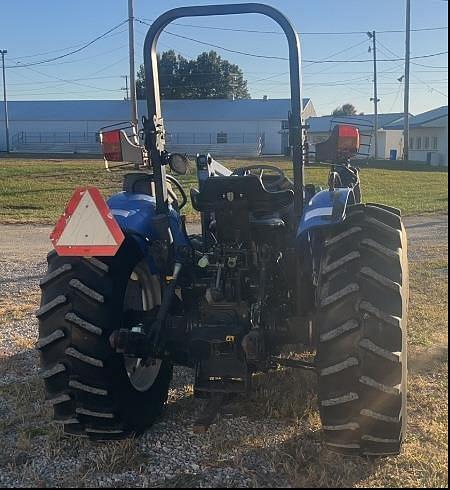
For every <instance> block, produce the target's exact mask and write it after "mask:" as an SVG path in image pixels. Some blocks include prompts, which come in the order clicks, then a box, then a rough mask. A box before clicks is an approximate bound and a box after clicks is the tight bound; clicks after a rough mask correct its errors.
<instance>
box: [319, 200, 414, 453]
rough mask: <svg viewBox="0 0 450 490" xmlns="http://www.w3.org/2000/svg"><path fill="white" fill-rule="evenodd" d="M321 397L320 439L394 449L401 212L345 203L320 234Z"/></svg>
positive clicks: (399, 372)
mask: <svg viewBox="0 0 450 490" xmlns="http://www.w3.org/2000/svg"><path fill="white" fill-rule="evenodd" d="M317 302H318V305H317V307H318V314H317V329H318V337H319V339H318V342H319V346H318V354H317V365H318V369H319V403H320V412H321V418H322V423H323V432H324V439H325V444H326V445H327V447H328V448H329V449H331V450H334V451H337V452H340V453H343V454H348V455H364V456H387V455H397V454H399V453H400V451H401V447H402V443H403V440H404V437H405V433H406V424H407V409H406V405H407V400H406V396H407V314H408V303H409V273H408V257H407V238H406V232H405V229H404V226H403V224H402V220H401V218H400V216H399V213H398V212H396V211H395V210H393V209H390V208H387V207H384V206H377V205H357V206H353V207H352V208H350V210H349V213H348V218H347V220H346V221H345V222H344V223H343V224H342V225H340V226H338V227H337V228H336V229H334V230H331V231H330V232H329V233H328V235H327V237H326V240H325V246H324V252H323V260H322V264H321V274H320V280H319V287H318V295H317Z"/></svg>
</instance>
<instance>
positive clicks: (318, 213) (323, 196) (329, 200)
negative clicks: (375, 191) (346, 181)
mask: <svg viewBox="0 0 450 490" xmlns="http://www.w3.org/2000/svg"><path fill="white" fill-rule="evenodd" d="M351 204H355V197H354V193H353V190H352V189H350V188H342V189H336V190H334V191H330V190H327V191H321V192H318V193H317V194H316V195H315V196H314V197H313V198H312V199H311V200H310V201H309V203H308V204H307V205H306V206H305V209H304V211H303V216H302V219H301V221H300V225H299V227H298V232H297V239H299V240H301V239H302V238H303V237H304V236H305V235H306V233H308V232H309V231H311V230H316V229H318V228H324V227H328V226H332V225H337V224H339V223H342V222H343V221H344V220H345V217H346V211H347V206H349V205H351Z"/></svg>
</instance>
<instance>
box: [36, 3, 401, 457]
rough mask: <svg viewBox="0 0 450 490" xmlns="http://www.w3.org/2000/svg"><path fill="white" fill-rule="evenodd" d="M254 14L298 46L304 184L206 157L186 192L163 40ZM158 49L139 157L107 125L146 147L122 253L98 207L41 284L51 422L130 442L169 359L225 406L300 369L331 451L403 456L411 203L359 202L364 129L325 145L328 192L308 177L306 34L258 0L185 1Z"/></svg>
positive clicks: (116, 211)
mask: <svg viewBox="0 0 450 490" xmlns="http://www.w3.org/2000/svg"><path fill="white" fill-rule="evenodd" d="M255 13H256V14H262V15H265V16H268V17H270V18H272V19H273V20H275V21H276V22H277V23H278V24H279V25H280V26H281V28H282V29H283V31H284V32H285V34H286V36H287V39H288V43H289V53H290V76H291V91H292V94H291V95H292V97H291V99H292V110H291V113H290V118H289V124H290V146H291V149H292V164H293V180H291V179H290V178H289V177H288V176H286V175H285V173H284V172H283V171H282V170H280V169H279V168H278V167H276V166H268V165H254V166H251V167H243V168H238V169H234V170H229V169H227V168H226V167H225V166H223V165H221V164H219V163H218V162H216V161H215V160H214V158H213V157H212V156H211V155H198V156H197V158H196V166H197V174H198V188H197V189H191V191H190V196H188V195H187V193H186V192H185V190H184V189H183V186H182V185H180V183H179V181H178V180H177V179H176V178H175V176H174V175H176V174H183V173H184V172H185V171H186V158H185V157H184V156H182V155H180V154H170V153H169V152H168V151H167V150H166V134H165V129H164V121H163V118H162V114H161V104H160V97H159V82H158V64H157V53H156V45H157V41H158V38H159V36H160V34H161V32H162V31H163V29H164V28H165V27H167V26H168V25H169V24H170V23H172V22H173V21H176V20H177V19H180V18H184V17H203V16H223V15H235V14H255ZM144 57H145V74H146V84H147V104H148V118H144V119H143V129H142V134H141V136H142V137H143V139H144V145H143V147H142V149H140V148H139V146H138V145H137V144H136V141H134V142H133V141H132V140H130V138H129V137H128V136H127V135H126V133H125V132H123V131H115V130H112V131H105V132H104V133H103V134H102V137H103V140H102V141H103V143H104V147H105V152H106V153H107V156H108V158H109V159H111V160H115V159H120V160H125V161H133V158H132V157H130V156H129V155H131V154H132V153H133V151H134V152H140V153H139V158H138V160H139V161H138V162H137V163H136V162H135V163H136V171H134V172H132V173H129V174H127V175H126V176H125V179H124V183H123V192H120V193H119V194H117V195H114V196H112V197H111V198H109V200H108V201H107V210H108V213H109V219H110V220H111V221H113V222H114V223H113V225H114V226H116V228H117V229H118V230H119V235H120V234H121V235H122V240H121V246H120V248H118V250H115V251H114V252H112V253H110V248H108V247H110V245H111V244H108V243H107V242H108V240H107V238H104V243H99V242H98V240H97V242H96V243H97V245H100V247H99V248H97V249H94V252H92V250H93V249H92V248H89V247H88V246H87V245H88V242H83V240H84V239H87V237H88V236H89V233H91V232H92V233H93V234H96V233H97V235H98V236H101V235H102V231H101V229H100V228H101V226H100V224H99V222H98V219H97V220H95V219H94V218H95V216H94V214H89V207H90V205H91V206H92V202H94V204H95V199H91V201H90V204H89V203H88V204H86V205H85V206H84V208H85V209H86V213H87V214H86V215H84V217H83V215H79V216H78V218H77V219H74V216H72V220H71V221H72V224H73V226H72V225H71V228H70V230H69V231H67V233H66V236H65V238H64V240H62V239H61V243H59V244H58V243H55V244H56V245H57V246H56V251H53V252H51V253H50V254H49V256H48V263H49V270H48V275H47V276H46V277H45V278H44V279H43V280H42V282H41V287H42V304H41V308H40V310H39V311H38V313H37V317H38V319H39V325H40V329H39V333H40V337H39V341H38V344H37V347H38V349H39V351H40V355H41V364H42V368H43V370H42V375H43V378H44V379H45V386H46V391H47V396H48V399H49V400H50V402H51V403H52V405H53V406H54V418H55V420H56V421H58V422H60V423H62V424H64V428H65V431H66V433H68V434H72V435H75V436H85V437H86V436H87V437H89V438H91V439H92V440H110V439H121V438H126V437H133V436H135V435H139V434H142V433H143V432H145V431H146V430H148V429H149V428H150V427H151V426H152V424H153V423H154V422H155V420H156V419H157V418H158V417H159V416H160V415H161V413H162V410H163V408H164V405H165V403H166V401H167V398H168V391H169V388H170V385H171V380H172V374H173V366H176V365H178V366H185V367H188V368H192V370H193V373H194V375H195V384H194V395H195V396H196V397H198V398H201V399H207V400H209V401H210V402H209V403H210V404H211V406H214V405H215V406H216V407H217V406H219V405H221V404H222V403H224V401H226V397H228V396H230V395H233V396H245V395H246V394H248V393H249V391H250V390H251V386H252V378H253V375H254V374H255V373H261V372H262V373H264V372H268V371H270V370H272V369H277V368H278V367H279V366H288V367H292V368H303V369H309V370H311V371H313V372H315V373H316V374H317V378H318V404H319V408H320V414H321V418H322V422H323V439H324V443H325V444H326V446H327V447H328V448H329V449H331V450H333V451H337V452H340V453H343V454H348V455H375V456H376V455H380V456H384V455H397V454H399V452H400V450H401V446H402V442H403V440H404V437H405V431H406V419H407V415H406V395H407V393H406V392H407V358H406V356H407V310H408V296H409V289H408V288H409V285H408V260H407V238H406V234H405V229H404V226H403V224H402V219H401V214H400V212H399V211H398V210H397V209H393V208H390V207H388V206H385V205H380V204H363V203H362V200H361V199H362V198H361V195H362V193H361V184H360V178H359V172H358V170H357V169H356V168H354V167H353V166H352V165H351V163H350V157H351V156H353V155H354V154H355V152H356V151H357V147H358V137H359V135H358V131H357V130H356V129H355V128H351V127H349V126H338V127H337V128H336V129H335V130H334V132H333V135H332V137H331V138H330V140H329V141H328V142H326V143H324V144H323V145H321V146H319V147H318V148H317V152H318V154H319V155H320V158H321V160H322V161H324V160H325V161H326V160H330V162H331V164H332V170H331V172H330V178H329V186H328V188H327V189H325V190H321V189H319V188H317V187H315V186H314V185H305V182H304V162H305V159H306V152H305V146H306V145H305V130H306V128H305V126H304V123H303V121H302V102H301V101H302V96H301V95H302V94H301V75H300V73H301V66H300V44H299V39H298V35H297V32H296V30H295V28H294V26H293V25H292V24H291V23H290V22H289V20H288V19H287V18H286V17H285V16H284V15H283V14H281V13H280V12H279V11H277V10H276V9H274V8H272V7H269V6H265V5H261V4H253V3H249V4H239V5H214V6H200V7H186V8H178V9H175V10H172V11H169V12H167V13H165V14H164V15H162V16H161V17H160V18H159V19H157V20H156V21H155V23H154V24H153V26H152V27H151V28H150V30H149V32H148V34H147V38H146V42H145V50H144ZM125 154H126V155H125ZM127 155H128V156H127ZM88 193H89V190H85V191H81V192H80V196H81V195H87V194H88ZM189 199H190V201H191V202H192V206H193V208H194V209H195V210H196V211H198V213H199V217H200V220H201V230H197V233H196V234H189V233H188V232H187V229H186V225H185V219H184V217H183V215H182V208H183V207H184V205H186V203H187V202H188V201H189ZM82 207H83V206H82ZM100 207H101V206H100ZM103 207H105V208H106V205H105V203H103ZM72 211H73V210H72ZM79 212H81V211H79ZM68 213H69V214H67V213H66V215H65V224H66V225H67V224H68V222H69V221H70V220H69V218H70V216H69V215H70V210H69V211H68ZM89 226H90V229H91V232H86V229H89ZM86 227H87V228H86ZM119 228H120V229H119ZM77 230H78V232H77ZM116 231H117V230H116ZM60 232H61V230H60ZM77 233H78V235H80V236H77ZM60 235H61V233H59V236H60ZM71 240H72V241H71ZM77 240H78V241H77ZM83 243H84V245H86V248H84V249H83V247H82V246H81V249H80V248H79V247H76V246H75V245H74V244H79V245H80V244H81V245H83ZM58 245H59V246H58ZM102 245H103V246H102ZM95 250H97V252H96V253H95ZM83 251H84V252H83ZM292 344H295V345H301V346H302V347H299V352H303V351H311V350H314V351H315V352H316V356H315V360H314V362H311V363H308V362H306V361H304V360H303V361H301V360H298V357H297V358H296V359H290V358H288V357H287V356H284V355H283V352H284V350H283V349H284V348H285V347H286V346H288V345H292ZM292 389H293V390H296V389H297V387H295V386H293V387H292Z"/></svg>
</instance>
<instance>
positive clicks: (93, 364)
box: [36, 239, 172, 440]
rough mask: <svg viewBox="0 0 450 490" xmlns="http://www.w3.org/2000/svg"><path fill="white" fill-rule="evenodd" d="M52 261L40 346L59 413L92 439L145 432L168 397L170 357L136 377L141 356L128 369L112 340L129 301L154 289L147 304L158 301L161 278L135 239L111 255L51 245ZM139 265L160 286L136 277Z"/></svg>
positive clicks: (75, 431)
mask: <svg viewBox="0 0 450 490" xmlns="http://www.w3.org/2000/svg"><path fill="white" fill-rule="evenodd" d="M48 265H49V268H48V275H47V276H46V277H45V278H44V279H43V280H42V281H41V289H42V302H41V308H40V310H39V311H38V312H37V317H38V319H39V341H38V343H37V346H36V347H37V349H38V350H39V351H40V357H41V367H42V377H43V378H44V380H45V386H46V393H47V398H48V400H49V401H50V403H51V404H52V405H53V407H54V419H55V421H57V422H59V423H62V424H63V425H64V430H65V432H66V433H67V434H70V435H75V436H81V437H88V438H90V439H92V440H116V439H124V438H127V437H133V436H134V435H139V434H141V433H143V432H144V431H145V430H147V429H148V428H149V427H150V426H151V425H152V424H153V423H154V422H155V420H156V419H157V417H158V416H159V415H160V414H161V412H162V409H163V407H164V404H165V403H166V401H167V396H168V390H169V384H170V381H171V378H172V365H171V364H170V363H168V362H162V363H161V361H158V364H156V362H155V364H154V366H156V367H155V368H154V369H153V370H152V371H151V370H150V368H148V367H146V365H144V367H140V370H138V374H139V375H140V376H141V377H140V379H139V381H136V379H137V378H135V377H133V376H134V374H130V373H135V372H136V370H137V367H136V366H137V365H138V364H137V363H136V365H134V366H133V368H132V369H131V370H130V367H129V362H130V360H129V359H125V358H124V357H123V356H122V355H119V354H117V353H116V352H115V351H114V350H113V349H112V348H111V346H110V343H109V337H110V335H111V333H112V332H113V331H115V330H117V329H120V328H122V327H123V325H122V321H123V316H124V308H125V305H128V309H134V310H136V309H139V306H136V307H133V305H131V307H130V301H131V302H133V301H134V303H135V304H137V303H140V302H139V298H140V301H141V302H144V301H145V300H144V299H142V298H144V297H147V296H148V297H149V298H150V300H148V301H146V304H147V305H149V302H150V303H151V302H152V299H151V294H153V296H155V297H154V298H153V301H154V302H155V303H154V304H153V305H151V304H150V306H149V307H148V308H143V309H149V308H150V307H153V306H155V305H158V304H160V289H159V281H158V278H156V277H155V276H151V272H150V269H149V268H148V265H147V264H146V262H145V261H143V256H142V253H141V251H140V249H139V248H138V246H137V245H136V243H135V242H134V241H133V240H131V239H127V240H126V241H125V242H124V244H123V246H122V247H121V249H120V251H119V253H118V254H117V255H116V256H115V257H114V258H112V259H111V258H109V259H94V258H92V259H87V258H80V257H75V258H68V257H59V256H58V255H57V254H56V253H55V252H51V253H50V254H49V256H48ZM136 270H139V271H141V272H140V273H141V274H142V275H143V276H145V277H148V278H151V277H153V280H154V281H155V282H154V283H153V287H154V288H155V291H156V292H155V291H153V290H152V291H150V292H149V291H147V292H144V286H142V285H141V283H140V282H139V283H138V282H136V281H138V278H137V276H136V273H135V272H134V271H136ZM155 284H156V286H155ZM136 288H138V290H136V291H137V292H136V291H135V292H134V293H133V291H134V290H135V289H136ZM147 293H148V294H147ZM133 294H134V296H133ZM156 296H159V298H157V297H156ZM130 298H132V299H131V300H130ZM158 301H159V303H158ZM136 302H137V303H136ZM141 306H142V305H141ZM132 362H133V361H132ZM127 363H128V364H127ZM144 369H147V371H145V370H144ZM147 373H150V374H153V376H149V377H148V376H146V375H147Z"/></svg>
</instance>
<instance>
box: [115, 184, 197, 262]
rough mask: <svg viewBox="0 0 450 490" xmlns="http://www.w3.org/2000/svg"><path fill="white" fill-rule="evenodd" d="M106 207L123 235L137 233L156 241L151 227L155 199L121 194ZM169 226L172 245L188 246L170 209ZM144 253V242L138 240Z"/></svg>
mask: <svg viewBox="0 0 450 490" xmlns="http://www.w3.org/2000/svg"><path fill="white" fill-rule="evenodd" d="M108 206H109V208H110V209H111V212H112V214H113V216H114V218H115V219H116V221H117V223H118V224H119V226H120V228H121V229H122V231H123V232H124V233H125V234H127V233H128V234H132V233H138V234H139V235H143V236H145V237H146V238H148V239H149V240H157V239H158V238H159V237H158V233H157V231H156V229H155V228H154V226H153V218H154V216H155V215H156V199H155V198H154V197H152V196H148V195H146V194H131V193H127V192H121V193H119V194H116V195H114V196H112V197H111V198H110V199H109V200H108ZM169 226H170V230H171V232H172V236H173V240H174V244H175V246H176V247H178V246H190V242H189V239H188V237H187V236H186V234H185V233H184V231H183V226H182V224H181V218H180V215H179V213H178V212H177V211H176V210H175V209H173V208H170V212H169ZM138 242H140V243H139V244H140V246H141V248H142V250H143V252H144V253H147V250H148V247H147V245H146V243H145V242H144V240H142V239H141V240H140V239H138Z"/></svg>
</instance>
